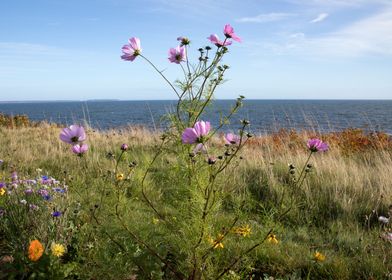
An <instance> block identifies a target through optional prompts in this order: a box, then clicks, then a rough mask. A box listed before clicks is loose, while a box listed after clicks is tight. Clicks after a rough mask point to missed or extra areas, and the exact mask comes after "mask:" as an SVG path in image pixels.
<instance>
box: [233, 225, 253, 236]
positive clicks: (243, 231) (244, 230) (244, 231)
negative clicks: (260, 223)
mask: <svg viewBox="0 0 392 280" xmlns="http://www.w3.org/2000/svg"><path fill="white" fill-rule="evenodd" d="M233 232H234V233H236V234H238V235H241V236H243V237H247V236H248V235H250V233H251V229H250V226H249V225H245V226H242V227H235V228H233Z"/></svg>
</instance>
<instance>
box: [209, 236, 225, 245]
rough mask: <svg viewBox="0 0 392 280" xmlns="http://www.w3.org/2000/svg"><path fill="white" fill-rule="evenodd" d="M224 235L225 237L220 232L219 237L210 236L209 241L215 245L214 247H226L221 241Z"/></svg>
mask: <svg viewBox="0 0 392 280" xmlns="http://www.w3.org/2000/svg"><path fill="white" fill-rule="evenodd" d="M223 237H224V236H223V234H221V233H219V234H218V238H217V239H215V240H214V239H213V238H212V237H210V238H209V241H210V243H211V245H213V246H214V249H223V248H224V247H225V246H224V245H223V243H222V242H221V241H222V239H223Z"/></svg>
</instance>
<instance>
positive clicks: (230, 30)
mask: <svg viewBox="0 0 392 280" xmlns="http://www.w3.org/2000/svg"><path fill="white" fill-rule="evenodd" d="M223 34H225V36H226V38H231V39H233V40H234V41H237V42H239V43H241V38H240V37H238V36H237V35H236V34H235V33H234V28H233V27H231V25H230V24H226V25H225V28H224V29H223Z"/></svg>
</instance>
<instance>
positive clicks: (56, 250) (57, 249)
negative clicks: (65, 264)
mask: <svg viewBox="0 0 392 280" xmlns="http://www.w3.org/2000/svg"><path fill="white" fill-rule="evenodd" d="M50 250H51V251H52V255H53V256H56V257H61V256H62V255H64V253H65V247H64V245H62V244H59V243H54V242H53V243H52V246H50Z"/></svg>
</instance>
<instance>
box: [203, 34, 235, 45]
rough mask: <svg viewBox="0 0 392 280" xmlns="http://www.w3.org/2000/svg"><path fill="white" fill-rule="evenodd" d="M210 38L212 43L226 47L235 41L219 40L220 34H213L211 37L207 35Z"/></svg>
mask: <svg viewBox="0 0 392 280" xmlns="http://www.w3.org/2000/svg"><path fill="white" fill-rule="evenodd" d="M207 39H208V40H210V41H211V43H213V44H214V45H215V46H217V47H226V46H230V45H231V44H232V43H233V42H232V41H227V40H226V41H225V42H224V41H221V40H219V37H218V35H216V34H211V35H210V37H207Z"/></svg>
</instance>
